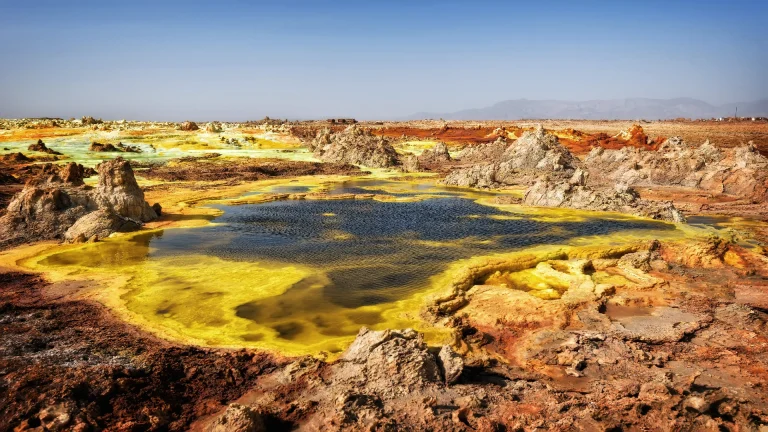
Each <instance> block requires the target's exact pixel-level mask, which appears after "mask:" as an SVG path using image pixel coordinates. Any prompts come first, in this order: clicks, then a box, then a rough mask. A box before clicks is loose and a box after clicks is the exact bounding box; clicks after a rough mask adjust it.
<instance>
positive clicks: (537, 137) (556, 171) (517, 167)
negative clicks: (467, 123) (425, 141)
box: [443, 127, 580, 188]
mask: <svg viewBox="0 0 768 432" xmlns="http://www.w3.org/2000/svg"><path fill="white" fill-rule="evenodd" d="M505 142H506V141H505V140H503V139H499V140H497V141H496V142H494V143H492V144H486V145H484V146H483V147H481V148H480V147H479V148H478V149H475V150H467V151H466V153H464V152H462V153H464V155H463V157H466V158H467V159H471V160H472V161H478V160H480V161H482V162H480V163H475V164H474V165H472V166H470V167H465V168H457V169H454V170H453V171H451V172H450V173H449V174H448V175H447V176H446V178H445V179H444V180H443V182H444V183H445V184H448V185H454V186H471V187H483V188H493V187H501V186H507V185H521V184H522V185H527V184H532V183H533V182H534V181H535V180H536V179H537V178H538V177H539V176H541V175H542V174H550V175H552V176H555V177H559V178H563V179H567V178H569V177H570V176H572V175H573V172H574V170H575V169H576V168H577V167H578V166H579V165H580V163H579V161H578V160H577V159H576V158H574V157H573V155H571V153H570V152H569V151H568V149H566V148H565V147H563V146H562V145H561V144H560V143H559V142H558V138H557V137H556V136H555V135H552V134H548V133H546V132H545V131H544V129H543V128H541V127H538V128H536V129H535V130H534V131H528V132H525V133H524V134H523V135H522V136H521V137H520V138H519V139H518V140H516V141H515V142H513V143H512V144H510V145H509V146H507V147H506V148H505V149H504V151H503V152H500V150H501V147H502V145H503V144H504V143H505ZM460 157H462V155H460ZM460 160H461V161H462V162H463V161H464V159H463V158H462V159H460Z"/></svg>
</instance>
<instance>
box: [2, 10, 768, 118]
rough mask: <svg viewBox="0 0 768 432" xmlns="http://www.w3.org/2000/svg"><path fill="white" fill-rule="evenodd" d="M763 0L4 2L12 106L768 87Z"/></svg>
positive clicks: (266, 105)
mask: <svg viewBox="0 0 768 432" xmlns="http://www.w3.org/2000/svg"><path fill="white" fill-rule="evenodd" d="M766 22H768V2H766V1H733V0H732V1H707V0H699V1H655V0H650V1H642V2H630V1H605V2H598V1H536V2H534V1H527V2H514V1H506V2H501V1H499V2H495V1H464V2H459V1H443V2H437V1H416V0H412V1H397V0H393V1H384V0H382V1H378V2H367V1H360V0H358V1H346V0H336V1H290V0H285V1H279V2H278V1H274V2H257V1H252V2H246V1H219V2H200V1H186V2H177V1H144V0H136V1H119V2H118V1H114V2H110V1H105V0H101V1H77V0H73V1H71V2H60V1H46V0H43V1H35V2H31V1H18V2H12V1H7V0H0V41H2V47H3V48H2V53H3V56H2V59H3V60H2V66H0V117H22V116H57V117H72V116H75V117H79V116H82V115H93V116H96V117H104V118H112V119H119V118H129V119H157V120H182V119H198V120H208V119H220V120H244V119H256V118H261V117H263V116H265V115H269V116H271V117H292V118H311V117H328V116H351V117H357V118H394V117H401V116H406V115H408V114H412V113H414V112H419V111H430V112H450V111H456V110H460V109H465V108H475V107H483V106H487V105H491V104H493V103H495V102H499V101H502V100H506V99H518V98H528V99H565V100H586V99H611V98H625V97H650V98H672V97H682V96H685V97H694V98H699V99H703V100H705V101H707V102H710V103H715V104H719V103H726V102H736V101H750V100H756V99H761V98H765V97H768V79H766V78H765V76H766V71H768V26H766Z"/></svg>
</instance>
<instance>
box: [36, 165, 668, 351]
mask: <svg viewBox="0 0 768 432" xmlns="http://www.w3.org/2000/svg"><path fill="white" fill-rule="evenodd" d="M310 189H312V187H311V186H303V185H297V184H292V183H286V184H285V185H278V186H272V187H271V188H270V189H268V190H265V191H254V192H253V193H254V194H256V195H258V194H259V193H262V192H276V191H278V192H279V191H282V192H286V193H288V192H291V193H295V192H305V191H308V190H310ZM325 190H326V192H327V193H330V194H341V193H379V194H386V195H387V196H388V197H389V198H388V199H387V200H374V199H339V200H313V199H305V200H284V201H272V202H266V203H260V204H241V205H226V204H217V205H216V207H218V208H220V209H221V210H222V211H223V212H224V213H223V215H222V216H220V217H218V218H216V219H215V220H214V223H213V224H210V225H208V226H205V227H202V228H185V229H169V230H164V231H154V232H145V233H140V234H135V235H131V236H122V237H118V238H115V239H108V240H107V241H104V242H101V243H96V244H88V245H84V246H79V247H77V248H74V249H68V250H66V251H59V252H55V253H53V254H49V255H47V256H45V257H42V258H40V259H38V260H37V261H36V262H35V266H37V267H39V268H45V269H46V270H53V271H58V272H62V273H66V274H69V275H70V276H84V275H85V276H87V275H98V276H99V277H100V278H101V279H102V280H113V281H115V283H114V286H115V287H117V288H115V291H114V296H113V297H114V298H113V301H112V304H111V305H112V306H114V307H116V308H117V309H118V310H119V311H120V312H121V313H123V314H125V316H126V318H127V319H129V320H132V321H136V322H139V323H141V324H143V325H146V326H148V327H150V328H152V329H154V330H156V331H158V332H159V333H162V334H164V335H167V336H170V337H175V338H180V339H183V340H185V341H193V342H196V343H201V344H206V345H214V346H253V347H260V348H265V349H275V350H280V351H284V352H289V353H312V354H315V353H318V352H320V351H327V352H330V353H334V352H339V351H340V350H343V349H344V348H345V347H346V344H348V343H349V342H350V341H351V340H352V338H353V337H354V335H355V334H356V333H357V332H358V330H359V328H360V327H361V326H364V325H365V326H368V327H372V328H399V327H417V328H419V327H422V329H423V325H422V324H423V320H422V319H421V318H420V316H419V314H420V312H421V310H422V309H423V305H424V297H425V295H427V294H428V293H430V292H435V291H436V290H439V289H440V288H441V284H444V281H445V275H446V273H447V272H448V271H449V269H451V268H456V266H457V265H459V266H460V263H461V262H462V260H466V259H469V258H473V257H478V256H492V255H496V254H503V253H509V252H513V251H520V250H527V249H530V248H535V247H538V246H540V245H565V244H572V243H573V242H578V243H580V244H593V243H598V244H610V242H616V243H617V244H621V243H622V242H626V241H628V239H634V240H636V239H643V238H647V239H652V238H660V237H669V236H675V235H676V233H677V232H678V228H676V226H675V225H673V224H668V223H663V222H657V221H651V220H644V219H637V218H631V217H626V216H621V215H612V214H605V213H602V214H601V213H585V212H575V211H563V210H559V209H553V210H537V211H533V212H531V211H530V210H526V209H524V208H522V207H516V206H495V205H487V203H489V202H490V201H491V200H492V199H493V197H494V196H495V195H496V194H494V193H482V192H474V191H473V192H468V191H466V190H462V189H451V188H441V187H436V186H434V185H431V184H427V183H414V182H399V181H391V180H362V181H360V180H358V181H349V182H342V183H334V184H331V185H328V186H326V187H325ZM443 288H444V286H443Z"/></svg>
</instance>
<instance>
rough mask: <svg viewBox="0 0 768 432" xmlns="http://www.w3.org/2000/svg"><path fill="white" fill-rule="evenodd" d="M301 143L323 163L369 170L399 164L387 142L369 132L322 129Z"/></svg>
mask: <svg viewBox="0 0 768 432" xmlns="http://www.w3.org/2000/svg"><path fill="white" fill-rule="evenodd" d="M305 144H306V145H307V147H309V149H310V150H312V151H313V152H314V153H315V156H317V157H318V158H320V159H321V160H323V161H324V162H336V163H349V164H355V165H363V166H367V167H371V168H387V167H392V166H396V165H399V164H400V161H399V159H398V156H397V152H396V151H395V149H394V147H392V144H391V143H390V141H389V139H387V138H384V137H379V136H375V135H373V134H371V132H370V131H368V130H366V129H363V128H361V127H358V126H357V125H352V126H349V127H348V128H346V129H344V130H343V131H341V132H335V133H334V132H332V131H331V130H330V129H328V128H325V129H322V130H320V131H318V132H317V134H316V135H315V137H314V138H313V139H311V140H305Z"/></svg>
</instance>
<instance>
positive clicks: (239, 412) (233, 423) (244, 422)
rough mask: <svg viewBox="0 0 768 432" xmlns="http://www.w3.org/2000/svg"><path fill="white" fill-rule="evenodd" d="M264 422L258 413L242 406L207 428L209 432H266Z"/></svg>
mask: <svg viewBox="0 0 768 432" xmlns="http://www.w3.org/2000/svg"><path fill="white" fill-rule="evenodd" d="M266 430H267V428H266V426H264V420H263V418H262V416H261V414H259V413H258V412H256V411H254V410H253V409H251V408H249V407H247V406H245V405H240V404H234V403H233V404H230V405H229V408H227V410H226V411H225V412H224V414H222V415H221V416H219V417H218V418H217V419H216V420H215V421H214V422H213V423H212V424H211V425H209V426H208V428H206V431H207V432H262V431H264V432H266Z"/></svg>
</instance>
